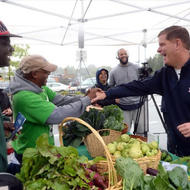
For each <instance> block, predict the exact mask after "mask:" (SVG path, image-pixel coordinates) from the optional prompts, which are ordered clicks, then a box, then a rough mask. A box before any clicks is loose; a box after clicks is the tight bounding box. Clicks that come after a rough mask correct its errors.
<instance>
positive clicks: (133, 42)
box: [0, 0, 190, 51]
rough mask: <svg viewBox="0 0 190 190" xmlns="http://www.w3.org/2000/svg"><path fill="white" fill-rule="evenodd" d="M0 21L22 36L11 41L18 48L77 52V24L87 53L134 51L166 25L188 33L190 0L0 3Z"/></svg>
mask: <svg viewBox="0 0 190 190" xmlns="http://www.w3.org/2000/svg"><path fill="white" fill-rule="evenodd" d="M0 18H1V20H2V21H3V22H4V23H5V24H6V26H7V27H8V29H9V30H10V31H14V33H17V34H21V35H22V36H23V39H14V40H13V41H14V42H17V43H18V44H20V43H28V44H29V45H30V44H36V45H37V44H40V45H44V46H47V45H57V46H63V47H68V46H69V47H73V46H74V47H75V48H73V50H74V51H75V50H76V48H77V47H78V33H79V24H80V25H83V28H84V29H83V30H81V32H82V31H84V45H85V48H86V49H87V50H88V47H91V46H95V47H98V46H113V47H115V46H129V47H132V46H142V45H144V44H146V45H147V44H150V45H151V44H154V43H156V42H157V35H158V33H159V31H160V30H162V29H163V28H165V27H168V26H170V25H174V24H175V25H182V26H185V27H186V28H188V29H190V24H189V23H190V1H189V0H184V1H182V0H168V1H165V0H38V1H37V0H27V1H26V0H10V1H9V0H0ZM81 20H82V21H83V22H80V21H81ZM81 32H80V34H81ZM81 36H83V35H81ZM147 50H148V49H147Z"/></svg>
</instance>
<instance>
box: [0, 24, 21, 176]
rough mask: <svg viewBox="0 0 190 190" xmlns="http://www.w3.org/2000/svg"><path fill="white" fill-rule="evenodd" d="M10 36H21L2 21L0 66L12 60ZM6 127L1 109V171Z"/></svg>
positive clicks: (5, 154) (5, 164)
mask: <svg viewBox="0 0 190 190" xmlns="http://www.w3.org/2000/svg"><path fill="white" fill-rule="evenodd" d="M10 37H20V36H17V35H14V34H11V33H10V32H9V31H8V30H7V28H6V26H5V25H4V24H3V23H2V22H1V21H0V67H6V66H9V61H10V58H9V56H11V55H12V52H13V50H14V49H13V47H12V46H11V44H10ZM0 101H2V100H0ZM7 124H9V123H7ZM4 129H5V130H10V129H12V126H9V125H6V128H5V126H4ZM4 129H3V119H2V113H1V110H0V172H5V171H6V170H7V150H6V141H5V134H4Z"/></svg>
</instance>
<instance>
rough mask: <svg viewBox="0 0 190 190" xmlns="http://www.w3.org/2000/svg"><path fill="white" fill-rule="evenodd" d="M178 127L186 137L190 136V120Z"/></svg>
mask: <svg viewBox="0 0 190 190" xmlns="http://www.w3.org/2000/svg"><path fill="white" fill-rule="evenodd" d="M177 129H178V130H179V131H180V132H181V134H182V135H183V136H184V137H190V122H188V123H183V124H181V125H178V126H177Z"/></svg>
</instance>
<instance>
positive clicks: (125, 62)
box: [119, 58, 128, 65]
mask: <svg viewBox="0 0 190 190" xmlns="http://www.w3.org/2000/svg"><path fill="white" fill-rule="evenodd" d="M119 61H120V63H121V64H122V65H126V64H127V63H128V58H126V60H125V61H123V60H122V59H119Z"/></svg>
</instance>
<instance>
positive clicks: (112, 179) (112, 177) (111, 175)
mask: <svg viewBox="0 0 190 190" xmlns="http://www.w3.org/2000/svg"><path fill="white" fill-rule="evenodd" d="M67 121H77V122H79V123H81V124H83V125H84V126H86V127H87V128H88V129H90V130H91V131H92V133H93V134H94V135H95V136H96V138H97V139H98V140H99V142H100V143H101V144H102V146H103V148H104V151H105V156H106V159H107V160H106V163H107V164H106V166H107V172H108V181H109V183H108V189H111V185H112V186H114V185H116V184H117V183H118V181H117V173H116V170H115V168H114V164H113V161H112V158H111V155H110V153H109V150H108V148H107V146H106V144H105V142H104V140H103V139H102V137H101V136H100V135H99V133H98V132H97V131H96V130H95V129H94V128H93V127H91V126H90V125H89V124H88V123H86V122H85V121H83V120H82V119H79V118H75V117H67V118H65V119H64V120H63V121H62V122H61V124H60V125H59V141H60V144H61V145H62V146H63V139H62V134H63V133H62V128H63V125H64V124H65V123H66V122H67Z"/></svg>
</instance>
